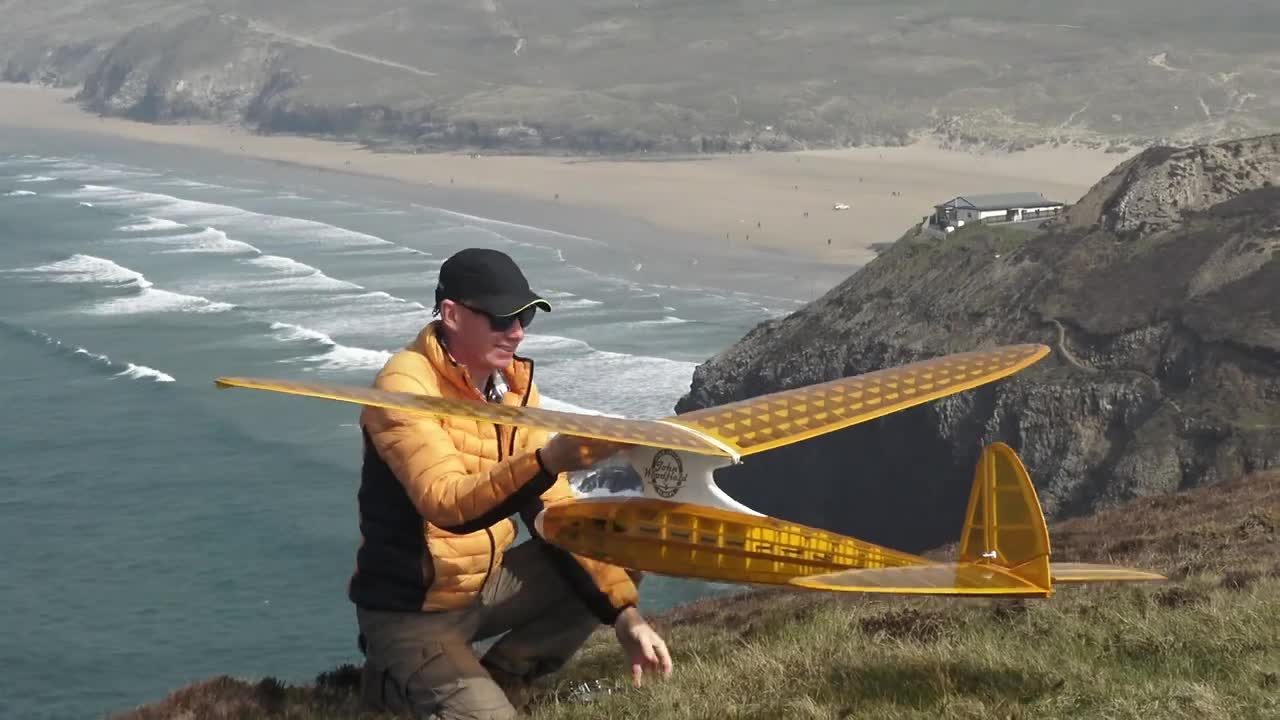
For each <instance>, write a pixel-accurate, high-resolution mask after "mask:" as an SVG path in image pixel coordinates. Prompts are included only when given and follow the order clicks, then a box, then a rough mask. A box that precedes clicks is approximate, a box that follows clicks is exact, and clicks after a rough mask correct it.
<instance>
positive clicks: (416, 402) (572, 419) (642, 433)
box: [215, 377, 728, 457]
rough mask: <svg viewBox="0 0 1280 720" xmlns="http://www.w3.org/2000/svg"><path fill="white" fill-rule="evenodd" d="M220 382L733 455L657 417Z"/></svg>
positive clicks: (347, 388)
mask: <svg viewBox="0 0 1280 720" xmlns="http://www.w3.org/2000/svg"><path fill="white" fill-rule="evenodd" d="M215 382H216V384H217V385H218V387H224V388H229V387H238V388H249V389H252V390H266V391H269V392H277V393H285V394H288V395H301V396H304V397H313V398H322V399H326V400H337V401H340V402H349V403H355V404H357V405H371V406H374V407H383V408H390V409H392V410H403V411H405V412H412V413H421V414H423V415H431V416H434V417H460V418H470V419H472V420H481V421H485V422H492V423H498V424H502V425H513V426H516V427H528V428H537V429H540V430H548V431H551V432H559V433H563V434H565V435H578V436H582V437H591V438H600V439H603V440H616V441H618V442H624V443H630V444H633V445H647V446H650V447H659V448H670V449H672V450H684V451H687V452H692V453H699V454H703V455H720V456H725V457H727V456H728V453H727V452H726V451H725V450H724V449H722V448H721V447H719V446H718V445H716V444H715V443H713V442H710V441H708V440H706V439H705V438H703V437H701V436H699V435H698V434H697V433H693V432H688V431H686V430H684V429H682V428H678V427H672V426H671V425H670V424H667V423H663V422H658V421H655V420H629V419H626V418H614V417H607V416H603V415H585V414H580V413H568V412H560V411H558V410H545V409H543V408H529V407H518V406H515V405H499V404H497V403H485V402H480V401H472V400H451V399H446V398H439V397H432V396H428V395H415V394H413V393H402V392H392V391H389V390H378V389H376V388H367V387H359V386H352V385H333V384H320V383H303V382H291V381H283V380H268V379H263V378H244V377H223V378H218V379H217V380H216V381H215Z"/></svg>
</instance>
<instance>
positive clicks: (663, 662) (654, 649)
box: [613, 607, 672, 687]
mask: <svg viewBox="0 0 1280 720" xmlns="http://www.w3.org/2000/svg"><path fill="white" fill-rule="evenodd" d="M613 632H614V634H615V635H617V636H618V643H619V644H621V645H622V650H623V651H624V652H625V653H626V654H627V657H628V658H630V660H631V679H632V681H633V682H634V683H635V685H636V687H640V686H641V684H643V682H644V673H645V672H646V671H648V672H651V673H661V674H662V677H663V679H666V678H669V677H671V667H672V666H671V654H670V653H668V652H667V643H666V642H664V641H663V639H662V637H660V636H659V635H658V633H657V631H655V630H654V629H653V628H652V627H651V626H650V625H649V623H648V622H646V621H645V619H644V618H643V617H641V615H640V611H639V610H636V609H635V608H634V607H629V608H627V609H626V610H623V611H622V613H621V614H620V615H618V619H617V620H615V621H614V623H613Z"/></svg>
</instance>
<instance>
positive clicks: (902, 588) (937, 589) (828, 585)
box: [791, 562, 1049, 597]
mask: <svg viewBox="0 0 1280 720" xmlns="http://www.w3.org/2000/svg"><path fill="white" fill-rule="evenodd" d="M791 584H792V585H796V586H799V587H803V588H809V589H811V590H834V591H837V592H867V593H893V594H906V595H1016V596H1023V597H1047V596H1048V595H1049V592H1048V591H1047V590H1046V589H1044V588H1040V587H1036V586H1035V585H1034V584H1032V583H1029V582H1027V581H1026V580H1023V579H1022V578H1020V577H1018V576H1017V575H1014V574H1013V573H1011V572H1008V571H1006V570H1004V569H1002V568H999V567H996V566H994V565H990V564H984V563H969V562H955V563H937V564H930V565H918V566H914V567H895V568H873V569H869V570H840V571H837V572H832V573H826V574H823V575H810V576H807V577H801V578H796V579H794V580H792V581H791Z"/></svg>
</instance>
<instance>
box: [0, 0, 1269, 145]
mask: <svg viewBox="0 0 1280 720" xmlns="http://www.w3.org/2000/svg"><path fill="white" fill-rule="evenodd" d="M0 14H3V16H4V17H6V18H10V19H12V22H7V23H6V24H5V25H4V26H3V27H0V78H3V79H7V80H13V81H19V82H42V83H47V84H60V85H83V93H82V99H83V100H84V102H85V104H86V106H87V107H89V108H90V109H92V110H94V111H98V112H105V113H111V114H119V115H125V116H128V117H134V118H137V119H141V120H148V121H160V122H172V121H190V120H198V121H207V120H214V121H221V122H236V123H244V124H246V125H249V126H251V127H254V128H258V129H261V130H263V131H267V132H291V133H309V134H319V135H341V136H347V137H351V136H355V137H363V138H365V139H367V140H369V141H371V142H381V143H386V144H393V145H399V146H403V147H406V148H407V147H420V148H421V147H426V148H433V147H459V146H471V147H487V148H501V149H507V150H516V151H543V152H545V151H556V150H564V151H576V152H584V151H592V152H629V151H681V152H684V151H734V150H744V149H793V148H800V147H832V146H837V147H838V146H845V145H855V144H900V143H904V142H908V141H909V140H911V139H912V138H914V137H917V136H918V135H920V134H934V135H936V136H937V137H939V138H941V139H943V140H944V141H947V142H952V143H956V144H962V145H972V144H980V145H992V146H998V147H1013V148H1016V147H1025V146H1027V145H1030V144H1035V143H1040V142H1049V141H1057V140H1061V141H1078V142H1088V143H1092V144H1106V143H1110V142H1121V143H1124V142H1130V143H1133V142H1136V143H1147V142H1153V141H1161V140H1188V139H1204V138H1215V139H1220V138H1223V137H1235V136H1244V135H1250V134H1257V133H1260V132H1265V131H1268V130H1274V129H1275V128H1277V127H1280V51H1277V50H1276V46H1275V43H1274V42H1273V39H1274V37H1275V34H1276V33H1277V32H1278V31H1280V6H1277V5H1275V4H1274V3H1265V2H1258V1H1257V0H1224V2H1221V3H1218V4H1216V5H1214V6H1213V7H1212V8H1209V7H1208V6H1204V5H1203V3H1194V2H1168V1H1166V0H1118V1H1115V2H1087V3H1083V4H1081V3H1076V4H1063V3H1059V4H1046V3H1036V4H1034V5H1032V6H1028V5H1026V4H1025V3H1018V2H1010V1H1008V0H961V1H959V2H956V1H950V2H944V1H943V0H907V1H906V2H894V3H881V2H875V3H858V4H849V3H842V2H835V1H834V0H802V1H800V2H789V3H776V2H772V1H771V0H747V1H746V2H739V1H738V0H733V1H732V2H731V1H730V0H703V1H700V2H691V1H690V0H644V1H642V2H641V1H636V0H625V1H624V0H606V1H605V2H586V1H585V0H569V1H567V2H559V3H555V4H551V5H548V4H547V3H539V2H534V1H533V0H472V1H471V2H466V3H458V2H445V1H444V0H429V1H427V2H418V3H412V4H405V3H403V2H398V1H393V0H369V2H365V3H360V4H357V5H350V4H344V3H338V2H335V1H334V0H308V2H305V3H304V2H301V0H285V1H283V2H272V3H265V4H264V3H258V2H249V1H248V0H201V1H200V2H196V0H179V1H178V2H174V3H157V2H150V1H148V0H78V1H77V2H74V3H71V4H65V3H63V4H59V3H54V4H50V3H46V2H38V1H37V0H0Z"/></svg>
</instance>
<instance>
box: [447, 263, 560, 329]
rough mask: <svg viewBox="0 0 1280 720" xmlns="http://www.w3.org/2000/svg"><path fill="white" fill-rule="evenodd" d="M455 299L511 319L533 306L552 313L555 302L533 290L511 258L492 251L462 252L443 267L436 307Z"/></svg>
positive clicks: (496, 315) (468, 305)
mask: <svg viewBox="0 0 1280 720" xmlns="http://www.w3.org/2000/svg"><path fill="white" fill-rule="evenodd" d="M443 300H453V301H454V302H458V303H462V304H463V305H466V306H467V307H469V308H472V309H474V310H480V311H482V312H486V313H488V314H490V315H493V316H494V317H510V316H512V315H515V314H517V313H519V312H521V311H523V310H528V309H529V308H531V307H540V308H542V309H543V310H546V311H547V312H551V303H549V302H547V301H546V300H544V299H543V298H542V297H540V296H539V295H538V294H537V293H535V292H534V291H533V290H530V289H529V281H528V280H526V279H525V277H524V273H522V272H520V268H519V267H518V266H517V265H516V262H515V261H514V260H512V259H511V256H509V255H507V254H506V253H504V252H501V251H499V250H491V249H489V248H467V249H465V250H459V251H458V252H456V253H454V254H453V255H451V256H450V257H449V259H448V260H445V261H444V264H443V265H441V266H440V279H439V282H438V284H437V285H436V307H437V308H439V306H440V302H441V301H443Z"/></svg>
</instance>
